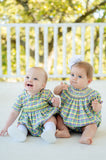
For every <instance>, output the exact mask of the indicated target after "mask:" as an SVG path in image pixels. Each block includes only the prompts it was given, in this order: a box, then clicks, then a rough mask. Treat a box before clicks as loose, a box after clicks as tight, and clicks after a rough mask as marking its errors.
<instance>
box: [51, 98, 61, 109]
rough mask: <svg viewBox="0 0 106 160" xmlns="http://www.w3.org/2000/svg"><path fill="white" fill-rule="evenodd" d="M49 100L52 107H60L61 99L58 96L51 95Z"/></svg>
mask: <svg viewBox="0 0 106 160" xmlns="http://www.w3.org/2000/svg"><path fill="white" fill-rule="evenodd" d="M51 102H52V105H53V107H60V104H61V100H60V98H59V97H53V98H52V101H51Z"/></svg>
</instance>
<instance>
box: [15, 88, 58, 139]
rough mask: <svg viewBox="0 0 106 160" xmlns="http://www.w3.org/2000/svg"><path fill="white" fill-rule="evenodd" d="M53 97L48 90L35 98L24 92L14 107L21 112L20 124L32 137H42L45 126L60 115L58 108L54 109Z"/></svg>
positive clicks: (44, 90) (42, 91)
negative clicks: (49, 120)
mask: <svg viewBox="0 0 106 160" xmlns="http://www.w3.org/2000/svg"><path fill="white" fill-rule="evenodd" d="M53 97H54V95H53V94H52V92H51V91H50V90H48V89H43V90H41V91H40V92H39V93H37V94H35V95H34V96H31V95H29V94H27V93H26V91H25V90H24V91H23V93H22V94H21V95H19V96H18V98H17V100H16V102H15V104H14V105H13V109H14V110H16V111H18V112H20V111H21V114H20V116H19V119H18V124H23V125H25V126H26V127H27V129H28V130H29V132H30V133H31V135H32V136H40V135H41V133H42V132H43V124H44V123H45V122H46V121H47V120H48V119H49V118H50V117H51V116H52V115H54V114H56V113H58V108H57V107H53V106H52V103H51V99H52V98H53Z"/></svg>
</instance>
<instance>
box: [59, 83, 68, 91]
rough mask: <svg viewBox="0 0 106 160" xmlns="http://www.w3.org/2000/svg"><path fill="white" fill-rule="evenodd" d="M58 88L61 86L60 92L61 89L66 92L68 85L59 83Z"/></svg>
mask: <svg viewBox="0 0 106 160" xmlns="http://www.w3.org/2000/svg"><path fill="white" fill-rule="evenodd" d="M60 86H61V88H62V90H63V89H65V90H68V85H67V84H65V83H63V82H61V84H60Z"/></svg>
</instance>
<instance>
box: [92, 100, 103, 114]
mask: <svg viewBox="0 0 106 160" xmlns="http://www.w3.org/2000/svg"><path fill="white" fill-rule="evenodd" d="M92 107H93V110H94V111H95V112H99V111H101V108H102V104H101V103H99V102H98V100H97V99H95V100H94V101H92Z"/></svg>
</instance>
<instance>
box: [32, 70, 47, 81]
mask: <svg viewBox="0 0 106 160" xmlns="http://www.w3.org/2000/svg"><path fill="white" fill-rule="evenodd" d="M31 68H32V69H35V70H39V72H41V74H42V79H43V80H44V83H45V84H46V83H47V80H48V75H47V73H46V71H45V70H44V69H43V68H41V67H31ZM31 68H30V69H31Z"/></svg>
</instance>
